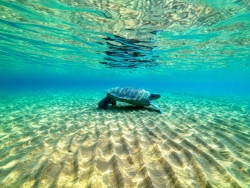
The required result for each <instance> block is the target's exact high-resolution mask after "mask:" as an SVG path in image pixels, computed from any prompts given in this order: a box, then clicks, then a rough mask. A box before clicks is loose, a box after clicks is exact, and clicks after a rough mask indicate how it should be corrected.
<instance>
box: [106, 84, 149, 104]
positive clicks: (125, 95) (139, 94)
mask: <svg viewBox="0 0 250 188" xmlns="http://www.w3.org/2000/svg"><path fill="white" fill-rule="evenodd" d="M107 93H109V94H110V95H112V96H114V97H116V98H118V99H123V100H128V101H138V102H148V101H149V97H150V93H149V92H148V91H146V90H144V89H139V88H132V87H123V88H119V87H117V88H112V89H110V90H108V91H107Z"/></svg>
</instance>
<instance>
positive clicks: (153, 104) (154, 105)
mask: <svg viewBox="0 0 250 188" xmlns="http://www.w3.org/2000/svg"><path fill="white" fill-rule="evenodd" d="M150 104H151V105H152V106H153V107H155V108H156V109H157V110H159V111H160V113H161V114H162V113H163V111H162V110H161V109H160V108H159V106H157V105H156V104H155V103H152V102H150Z"/></svg>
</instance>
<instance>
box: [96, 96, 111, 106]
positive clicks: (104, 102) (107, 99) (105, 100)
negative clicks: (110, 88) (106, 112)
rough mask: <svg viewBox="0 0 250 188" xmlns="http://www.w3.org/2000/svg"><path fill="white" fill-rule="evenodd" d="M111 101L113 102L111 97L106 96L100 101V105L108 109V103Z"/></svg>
mask: <svg viewBox="0 0 250 188" xmlns="http://www.w3.org/2000/svg"><path fill="white" fill-rule="evenodd" d="M110 102H111V101H110V99H109V98H108V97H105V98H104V99H102V100H101V101H100V102H99V103H98V106H99V108H102V109H108V105H109V103H110Z"/></svg>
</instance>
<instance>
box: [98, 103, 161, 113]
mask: <svg viewBox="0 0 250 188" xmlns="http://www.w3.org/2000/svg"><path fill="white" fill-rule="evenodd" d="M97 108H98V109H99V110H102V109H101V108H99V107H97ZM107 111H112V112H114V111H116V112H133V111H148V112H158V111H157V110H156V109H153V108H150V107H143V106H134V105H128V106H109V108H108V109H107Z"/></svg>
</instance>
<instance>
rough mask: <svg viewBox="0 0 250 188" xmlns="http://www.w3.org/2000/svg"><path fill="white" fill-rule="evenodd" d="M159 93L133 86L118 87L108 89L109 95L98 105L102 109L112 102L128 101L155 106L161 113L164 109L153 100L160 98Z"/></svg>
mask: <svg viewBox="0 0 250 188" xmlns="http://www.w3.org/2000/svg"><path fill="white" fill-rule="evenodd" d="M160 97H161V96H160V95H159V94H151V93H149V92H148V91H146V90H144V89H139V88H132V87H121V88H120V87H116V88H112V89H109V90H108V91H107V97H105V98H104V99H102V100H101V101H100V102H99V103H98V106H99V107H100V108H102V109H107V108H108V105H109V104H110V103H111V104H112V105H113V106H115V105H116V101H121V102H126V103H129V104H133V105H136V106H149V105H152V106H154V107H155V108H156V109H157V110H159V111H160V113H163V112H162V110H161V109H160V108H159V107H158V106H157V105H156V104H154V103H153V102H152V100H156V99H159V98H160Z"/></svg>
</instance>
